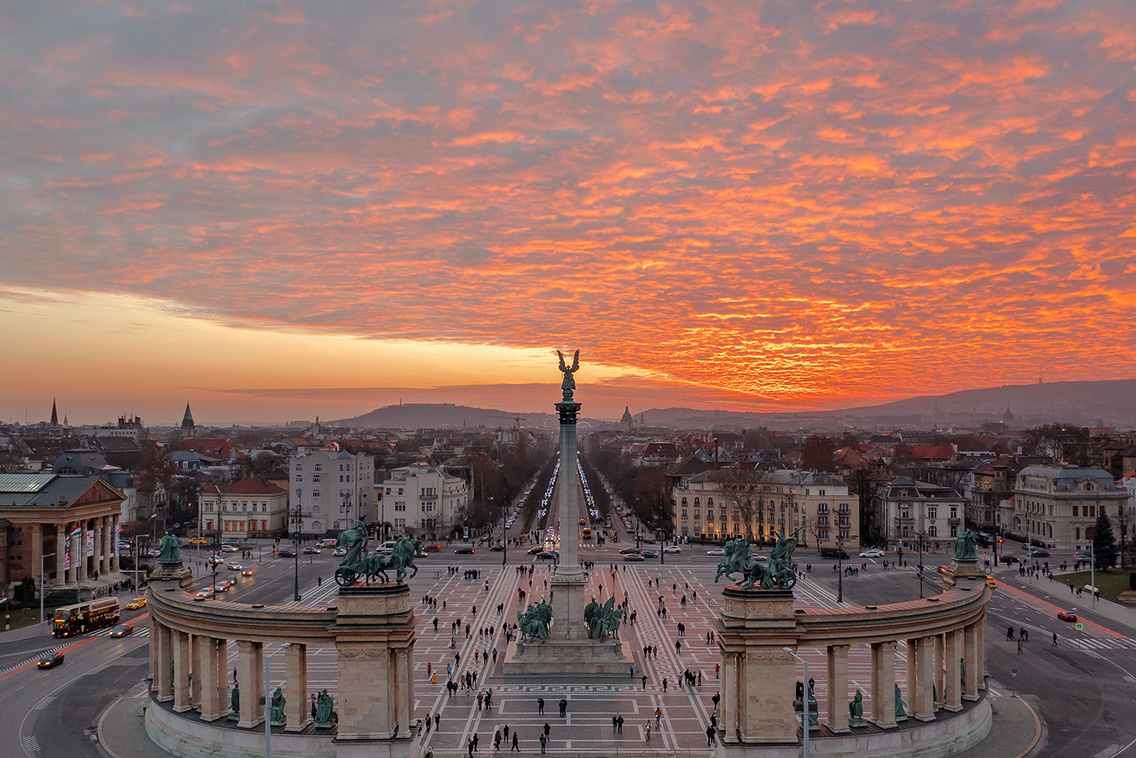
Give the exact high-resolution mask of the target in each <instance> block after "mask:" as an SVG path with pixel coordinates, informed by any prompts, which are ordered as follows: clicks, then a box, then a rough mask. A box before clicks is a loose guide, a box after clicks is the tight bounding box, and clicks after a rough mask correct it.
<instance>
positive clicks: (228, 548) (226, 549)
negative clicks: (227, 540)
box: [221, 545, 241, 553]
mask: <svg viewBox="0 0 1136 758" xmlns="http://www.w3.org/2000/svg"><path fill="white" fill-rule="evenodd" d="M240 551H241V549H240V548H239V547H238V546H236V545H222V546H221V552H222V553H239V552H240Z"/></svg>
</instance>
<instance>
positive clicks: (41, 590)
mask: <svg viewBox="0 0 1136 758" xmlns="http://www.w3.org/2000/svg"><path fill="white" fill-rule="evenodd" d="M54 557H55V553H48V554H47V555H41V556H40V557H39V623H41V624H42V623H43V597H44V576H43V559H44V558H54Z"/></svg>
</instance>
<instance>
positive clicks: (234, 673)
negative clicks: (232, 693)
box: [233, 668, 237, 684]
mask: <svg viewBox="0 0 1136 758" xmlns="http://www.w3.org/2000/svg"><path fill="white" fill-rule="evenodd" d="M236 683H237V670H236V669H235V668H234V669H233V684H236Z"/></svg>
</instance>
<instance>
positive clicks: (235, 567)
mask: <svg viewBox="0 0 1136 758" xmlns="http://www.w3.org/2000/svg"><path fill="white" fill-rule="evenodd" d="M244 570H245V567H244V566H242V565H241V564H239V563H230V564H229V571H244Z"/></svg>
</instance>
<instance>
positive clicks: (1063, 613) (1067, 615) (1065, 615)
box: [1057, 611, 1077, 621]
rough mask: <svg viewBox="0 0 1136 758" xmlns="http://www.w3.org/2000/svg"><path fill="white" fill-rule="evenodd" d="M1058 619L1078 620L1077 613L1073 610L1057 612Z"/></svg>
mask: <svg viewBox="0 0 1136 758" xmlns="http://www.w3.org/2000/svg"><path fill="white" fill-rule="evenodd" d="M1057 620H1058V621H1076V620H1077V614H1076V613H1073V612H1072V611H1061V612H1060V613H1058V614H1057Z"/></svg>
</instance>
